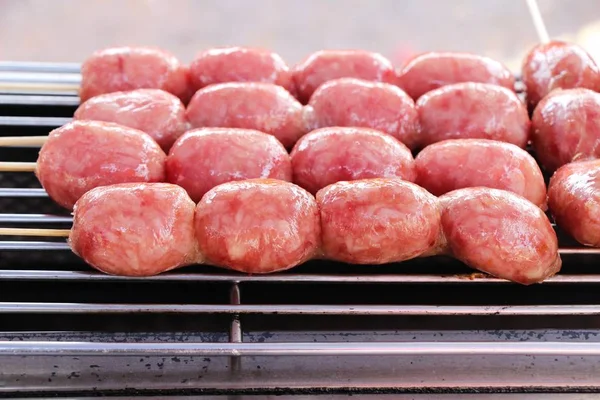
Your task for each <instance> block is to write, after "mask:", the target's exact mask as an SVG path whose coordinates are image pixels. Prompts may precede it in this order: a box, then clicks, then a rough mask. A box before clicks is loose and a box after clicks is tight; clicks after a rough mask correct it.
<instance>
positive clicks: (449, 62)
mask: <svg viewBox="0 0 600 400" xmlns="http://www.w3.org/2000/svg"><path fill="white" fill-rule="evenodd" d="M461 82H479V83H489V84H493V85H499V86H503V87H505V88H507V89H510V90H514V86H515V78H514V77H513V75H512V73H511V72H510V70H509V69H508V68H506V66H504V65H503V64H502V63H500V62H498V61H496V60H493V59H491V58H488V57H481V56H477V55H474V54H468V53H450V52H442V53H437V52H430V53H425V54H421V55H419V56H416V57H415V58H413V59H412V60H411V61H409V62H408V63H407V64H406V65H405V66H404V67H403V68H402V69H401V70H400V72H399V77H398V86H400V88H401V89H403V90H404V91H405V92H406V93H408V95H409V96H411V97H412V98H413V99H415V100H417V99H418V98H419V97H421V96H422V95H424V94H425V93H427V92H429V91H431V90H434V89H437V88H439V87H442V86H445V85H450V84H454V83H461Z"/></svg>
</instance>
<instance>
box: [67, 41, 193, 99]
mask: <svg viewBox="0 0 600 400" xmlns="http://www.w3.org/2000/svg"><path fill="white" fill-rule="evenodd" d="M134 89H162V90H165V91H167V92H169V93H172V94H174V95H175V96H177V97H179V98H180V99H181V101H183V102H184V103H187V101H188V100H189V99H190V97H191V95H192V94H193V92H192V91H191V88H190V83H189V71H188V68H187V67H186V66H184V65H182V64H181V63H180V62H179V60H177V58H175V56H174V55H172V54H171V53H168V52H166V51H163V50H160V49H156V48H149V47H115V48H110V49H104V50H100V51H97V52H95V53H94V54H92V55H91V56H90V57H89V58H88V59H87V60H85V62H84V63H83V65H82V66H81V90H80V92H79V97H80V98H81V101H86V100H87V99H89V98H91V97H94V96H98V95H99V94H104V93H112V92H121V91H127V90H134Z"/></svg>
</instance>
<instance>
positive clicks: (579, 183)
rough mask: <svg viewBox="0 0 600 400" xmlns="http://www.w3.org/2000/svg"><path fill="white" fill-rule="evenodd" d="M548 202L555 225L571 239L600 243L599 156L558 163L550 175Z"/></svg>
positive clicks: (594, 243) (594, 244) (596, 245)
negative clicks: (557, 166) (562, 163)
mask: <svg viewBox="0 0 600 400" xmlns="http://www.w3.org/2000/svg"><path fill="white" fill-rule="evenodd" d="M548 205H549V206H550V210H551V211H552V215H553V216H554V219H555V220H556V223H557V224H558V226H560V227H561V228H562V229H564V230H565V231H566V232H567V233H568V234H570V235H571V236H573V237H574V238H575V240H577V241H578V242H579V243H581V244H583V245H586V246H594V247H600V160H589V161H581V162H574V163H570V164H566V165H563V166H562V167H560V168H559V169H558V170H557V171H556V172H555V173H554V175H553V176H552V178H551V179H550V185H549V186H548Z"/></svg>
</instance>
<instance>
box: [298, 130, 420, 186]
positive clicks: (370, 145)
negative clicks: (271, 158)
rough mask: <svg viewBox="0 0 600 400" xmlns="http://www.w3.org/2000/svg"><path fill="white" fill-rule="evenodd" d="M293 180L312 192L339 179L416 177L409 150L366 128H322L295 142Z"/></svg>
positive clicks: (412, 178) (391, 138)
mask: <svg viewBox="0 0 600 400" xmlns="http://www.w3.org/2000/svg"><path fill="white" fill-rule="evenodd" d="M291 158H292V169H293V174H294V182H295V183H296V184H298V185H300V186H302V187H303V188H305V189H306V190H308V191H309V192H311V193H313V194H314V193H316V192H317V191H318V190H319V189H321V188H323V187H325V186H327V185H329V184H332V183H335V182H338V181H348V180H357V179H366V178H400V179H404V180H408V181H414V180H415V165H414V159H413V157H412V154H411V152H410V150H409V149H408V148H407V147H406V146H404V145H403V144H402V143H400V142H399V141H398V140H396V139H394V138H393V137H391V136H389V135H386V134H384V133H382V132H379V131H376V130H373V129H368V128H343V127H332V128H322V129H317V130H316V131H313V132H310V133H309V134H307V135H305V136H304V137H303V138H302V139H300V140H299V141H298V143H296V146H295V147H294V149H293V150H292V153H291Z"/></svg>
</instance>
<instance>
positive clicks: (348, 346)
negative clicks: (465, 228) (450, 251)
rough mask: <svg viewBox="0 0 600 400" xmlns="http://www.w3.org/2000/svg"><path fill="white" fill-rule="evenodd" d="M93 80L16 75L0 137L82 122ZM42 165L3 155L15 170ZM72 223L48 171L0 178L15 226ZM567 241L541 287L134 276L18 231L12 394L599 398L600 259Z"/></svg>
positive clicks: (29, 71) (11, 312)
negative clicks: (45, 176) (554, 271)
mask: <svg viewBox="0 0 600 400" xmlns="http://www.w3.org/2000/svg"><path fill="white" fill-rule="evenodd" d="M77 73H78V66H77V65H55V64H30V63H0V132H1V135H4V136H20V135H40V134H47V133H48V131H49V130H50V129H52V128H54V127H57V126H59V125H61V124H63V123H65V122H66V121H68V120H69V119H70V115H72V113H73V111H74V109H75V107H76V106H77V104H78V98H77V96H76V91H75V89H76V87H77V83H78V79H79V77H78V75H77ZM24 83H25V84H24ZM36 157H37V149H36V148H17V147H15V148H0V160H2V161H26V162H31V161H35V160H36ZM70 223H71V218H70V216H69V215H68V213H66V212H65V211H64V210H62V209H60V208H59V207H57V206H56V205H54V204H53V203H52V202H51V201H50V199H49V198H48V197H47V195H46V194H45V192H44V191H43V189H41V188H40V186H39V183H38V182H37V180H36V179H35V177H34V176H33V174H31V173H0V225H1V226H16V227H48V228H52V227H56V228H64V227H68V226H69V225H70ZM559 236H560V241H561V245H562V246H561V255H562V257H563V260H564V267H563V271H562V273H561V274H560V275H558V276H556V277H554V278H552V279H550V280H548V281H547V282H545V283H543V284H541V285H535V286H531V287H521V286H518V285H515V284H512V283H509V282H506V281H503V280H499V279H494V278H490V277H487V276H484V275H482V274H477V273H472V271H471V270H469V269H467V268H466V267H464V266H463V265H462V264H460V263H458V262H456V261H453V260H449V259H446V258H443V257H435V258H428V259H418V260H413V261H409V262H405V263H401V264H392V265H384V266H351V265H345V264H341V263H334V262H326V261H314V262H309V263H307V264H306V265H303V266H300V267H298V268H296V269H294V270H292V271H289V272H286V273H281V274H275V275H267V276H247V275H239V274H234V273H230V272H227V271H222V270H218V269H216V268H210V267H205V266H194V267H188V268H185V269H180V270H177V271H174V272H171V273H166V274H164V275H160V276H156V277H152V278H125V277H115V276H108V275H104V274H101V273H98V272H95V271H93V270H91V269H90V268H89V267H88V266H86V265H85V264H84V263H83V262H82V261H81V260H79V259H78V258H77V257H76V256H74V255H73V254H71V252H70V251H69V249H68V246H67V244H66V243H65V242H64V239H54V240H53V241H51V239H47V240H43V241H35V242H32V241H30V239H27V238H19V237H5V238H2V239H1V241H0V321H2V322H1V324H0V363H1V364H0V365H2V367H0V382H1V384H0V395H2V394H11V393H13V394H14V393H20V394H23V393H25V394H27V393H30V394H36V395H43V394H50V393H51V394H53V395H57V394H61V393H62V394H64V395H67V394H80V395H81V394H84V395H85V394H90V393H91V392H94V394H97V393H105V394H125V395H134V394H135V395H138V394H153V393H154V394H156V393H158V394H173V393H175V394H177V393H187V394H189V393H196V392H197V393H220V392H226V393H254V392H255V391H260V392H261V393H268V392H270V393H276V394H286V393H289V394H294V393H313V392H315V393H330V392H332V391H333V392H335V391H339V392H386V391H389V392H397V391H398V392H401V391H408V392H415V393H417V392H421V391H426V392H440V391H447V392H470V391H471V392H481V391H488V392H495V391H519V392H524V391H545V392H551V391H556V392H565V391H572V390H581V391H590V390H596V389H599V388H600V378H599V377H600V374H598V372H600V371H598V365H600V364H598V361H600V319H599V318H598V316H599V315H600V290H599V289H600V273H599V271H598V261H600V251H599V250H596V249H590V248H583V247H581V246H578V245H577V244H576V243H574V242H573V241H571V240H569V239H568V238H566V237H565V236H564V235H562V234H561V233H560V232H559ZM9 365H10V368H9V367H8V366H9Z"/></svg>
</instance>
